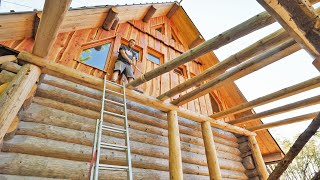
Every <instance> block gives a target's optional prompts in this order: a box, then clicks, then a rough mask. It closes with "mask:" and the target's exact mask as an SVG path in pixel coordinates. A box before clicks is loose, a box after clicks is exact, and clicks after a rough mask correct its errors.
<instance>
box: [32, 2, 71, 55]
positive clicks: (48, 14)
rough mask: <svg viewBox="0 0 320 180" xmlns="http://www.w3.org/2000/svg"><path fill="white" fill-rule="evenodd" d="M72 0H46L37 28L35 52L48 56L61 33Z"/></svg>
mask: <svg viewBox="0 0 320 180" xmlns="http://www.w3.org/2000/svg"><path fill="white" fill-rule="evenodd" d="M70 3H71V0H55V1H52V0H46V2H45V4H44V7H43V14H42V16H41V20H40V24H39V28H38V30H37V34H36V38H35V42H34V48H33V52H32V53H33V54H35V55H37V56H40V57H44V58H46V57H47V55H48V53H49V51H50V49H51V47H52V46H53V43H54V42H55V40H56V38H57V35H58V33H59V28H60V25H61V24H62V22H63V19H64V17H65V15H66V14H67V11H68V9H69V6H70Z"/></svg>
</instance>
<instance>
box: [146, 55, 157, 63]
mask: <svg viewBox="0 0 320 180" xmlns="http://www.w3.org/2000/svg"><path fill="white" fill-rule="evenodd" d="M147 59H148V60H149V61H152V62H154V63H156V64H160V58H158V57H156V56H154V55H152V54H150V53H148V57H147Z"/></svg>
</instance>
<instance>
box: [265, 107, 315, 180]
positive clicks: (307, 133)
mask: <svg viewBox="0 0 320 180" xmlns="http://www.w3.org/2000/svg"><path fill="white" fill-rule="evenodd" d="M319 127H320V113H319V114H318V116H317V117H316V118H314V119H313V120H312V122H311V123H310V125H309V126H308V127H307V129H306V130H304V132H303V133H302V134H301V135H300V136H299V137H298V139H297V140H296V141H295V142H294V144H293V145H292V147H291V148H290V150H289V151H288V153H287V154H286V155H285V157H284V158H283V159H282V160H281V161H280V162H279V163H278V164H277V166H276V167H275V169H274V170H273V172H272V173H271V174H270V176H269V180H276V179H279V178H280V176H281V175H282V173H283V172H284V171H285V170H286V169H287V168H288V166H289V165H290V163H291V162H292V160H293V159H294V158H295V157H296V156H297V155H298V154H299V152H300V151H301V150H302V148H303V147H304V145H306V143H307V142H308V141H309V139H310V138H311V137H312V136H313V135H314V134H315V133H316V132H317V130H318V129H319Z"/></svg>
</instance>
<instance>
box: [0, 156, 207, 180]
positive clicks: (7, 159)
mask: <svg viewBox="0 0 320 180" xmlns="http://www.w3.org/2000/svg"><path fill="white" fill-rule="evenodd" d="M0 159H2V160H3V161H1V162H0V173H2V174H11V175H21V176H38V177H49V178H63V179H88V178H89V177H88V173H89V172H88V169H89V163H85V162H80V161H71V160H63V159H57V158H50V157H43V156H34V155H27V154H17V153H0ZM99 177H101V178H103V179H106V180H108V179H112V180H123V179H126V177H127V176H126V173H125V172H117V171H101V173H99ZM133 178H134V179H158V180H167V179H169V173H168V172H166V171H156V170H150V169H148V170H146V169H138V168H133ZM184 178H185V179H187V180H191V179H199V180H206V179H208V177H207V176H200V175H191V174H184Z"/></svg>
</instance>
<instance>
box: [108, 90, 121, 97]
mask: <svg viewBox="0 0 320 180" xmlns="http://www.w3.org/2000/svg"><path fill="white" fill-rule="evenodd" d="M106 91H108V92H112V93H115V94H119V95H121V96H122V95H123V94H121V93H118V92H116V91H112V90H110V89H106Z"/></svg>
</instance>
